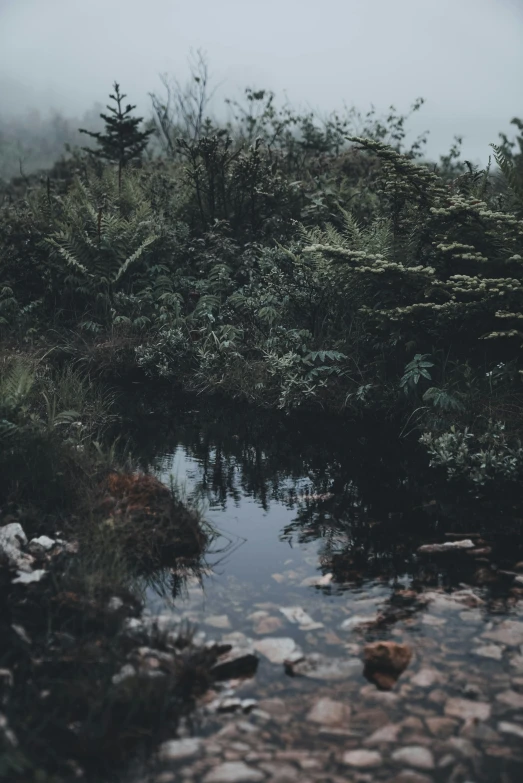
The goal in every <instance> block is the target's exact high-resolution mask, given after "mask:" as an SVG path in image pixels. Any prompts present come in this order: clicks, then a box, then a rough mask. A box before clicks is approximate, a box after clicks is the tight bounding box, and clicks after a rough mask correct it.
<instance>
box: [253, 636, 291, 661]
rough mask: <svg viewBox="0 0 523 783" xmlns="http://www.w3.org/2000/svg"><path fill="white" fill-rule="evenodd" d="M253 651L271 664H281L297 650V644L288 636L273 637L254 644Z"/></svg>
mask: <svg viewBox="0 0 523 783" xmlns="http://www.w3.org/2000/svg"><path fill="white" fill-rule="evenodd" d="M254 649H255V650H256V651H257V652H259V653H261V654H262V655H264V656H265V657H266V658H268V659H269V661H270V662H271V663H283V662H284V661H285V660H286V659H287V658H288V657H289V655H291V654H292V653H294V652H295V651H296V650H297V644H296V642H295V641H294V639H291V638H290V637H288V636H281V637H276V636H275V637H270V638H268V639H260V640H259V641H256V642H254Z"/></svg>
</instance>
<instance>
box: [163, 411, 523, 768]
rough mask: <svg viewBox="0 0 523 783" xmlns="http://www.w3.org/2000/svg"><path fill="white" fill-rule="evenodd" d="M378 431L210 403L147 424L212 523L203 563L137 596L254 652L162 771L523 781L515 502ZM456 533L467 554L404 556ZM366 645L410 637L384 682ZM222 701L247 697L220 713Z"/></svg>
mask: <svg viewBox="0 0 523 783" xmlns="http://www.w3.org/2000/svg"><path fill="white" fill-rule="evenodd" d="M376 429H377V432H376V433H375V434H374V435H373V437H372V438H371V437H370V436H369V434H368V428H367V430H365V428H363V430H362V428H361V427H354V428H352V429H351V428H350V427H349V426H348V425H347V426H346V427H342V426H341V425H340V424H339V423H331V422H328V421H322V420H317V421H314V422H312V423H311V422H310V421H307V420H306V419H294V420H291V419H285V418H277V417H270V416H265V415H263V414H260V415H259V416H256V417H255V418H254V419H253V415H252V413H247V412H243V411H242V410H231V409H227V410H222V409H220V408H216V409H206V410H205V411H200V410H188V411H186V412H185V413H184V414H183V415H181V416H179V417H178V418H177V419H176V420H175V421H173V422H172V426H171V427H170V428H168V430H162V432H161V435H160V433H158V439H157V443H158V442H159V444H160V445H159V447H158V448H157V450H156V454H155V455H154V458H153V457H151V459H150V462H152V463H153V466H154V468H155V470H156V472H157V474H158V475H159V476H160V477H161V478H162V480H164V481H165V482H168V481H169V480H170V479H171V477H172V478H174V479H175V480H177V481H178V482H181V483H182V484H184V485H185V491H186V493H187V494H188V495H189V496H192V497H198V499H199V501H200V502H202V501H203V502H204V503H205V506H206V511H205V517H206V519H207V520H208V521H209V522H210V523H211V525H212V527H213V529H214V530H215V537H214V539H213V541H212V542H211V545H210V549H209V552H208V553H207V556H206V562H205V564H204V567H203V570H202V573H201V574H200V576H199V577H198V578H196V577H193V578H192V579H189V581H188V582H187V584H186V585H185V587H184V588H183V589H181V590H179V589H177V590H175V591H174V595H171V596H166V595H163V596H160V595H158V594H157V593H155V591H154V590H153V589H151V590H150V592H149V608H150V610H151V611H152V612H153V613H162V614H164V615H165V614H168V613H170V614H171V615H173V616H174V617H175V618H177V619H180V620H187V621H189V622H190V623H191V624H193V625H194V626H195V627H196V628H197V629H198V630H199V631H200V633H201V634H202V635H203V634H205V635H206V638H207V639H225V640H226V641H227V640H229V641H230V642H231V643H233V644H237V643H240V644H243V645H245V644H249V645H254V648H255V649H256V650H257V652H258V654H259V657H260V663H259V666H258V669H257V672H256V674H255V676H254V677H251V678H248V679H246V680H242V681H238V682H234V683H232V688H231V689H230V691H225V692H220V691H217V692H216V693H211V694H210V696H209V698H208V699H207V701H208V705H207V708H202V710H200V711H199V713H198V716H197V719H196V720H195V723H194V724H193V725H192V726H191V728H190V733H193V734H195V735H196V736H202V737H205V742H206V743H207V745H206V746H205V748H207V750H205V751H204V752H203V756H202V755H201V754H200V756H198V757H197V758H195V759H191V760H190V761H187V762H183V763H181V762H180V763H181V767H180V765H179V764H178V765H175V768H176V779H178V778H177V776H178V774H180V775H182V776H183V777H184V779H186V780H187V781H190V780H194V781H199V780H209V781H213V777H212V775H213V774H214V775H215V776H216V780H217V781H219V780H220V770H221V769H222V767H223V765H224V764H225V765H227V764H230V763H233V764H243V765H246V767H247V768H248V770H247V772H245V769H244V773H243V774H244V776H245V780H248V779H252V780H255V779H258V780H265V779H268V780H277V779H279V778H278V774H280V773H279V771H278V770H280V772H281V769H282V768H285V769H284V772H285V775H287V777H286V778H285V775H284V778H285V779H286V780H292V779H295V780H300V781H301V780H303V781H305V780H321V781H329V780H333V781H336V780H361V781H370V780H384V781H385V780H387V781H388V780H396V779H397V780H398V781H401V780H405V781H406V780H411V781H412V783H416V781H419V783H423V782H424V781H425V783H426V781H430V780H433V781H440V782H441V783H443V781H450V782H451V783H459V782H460V781H461V782H462V783H464V782H465V781H506V782H507V783H512V781H513V782H514V783H516V781H521V780H523V584H521V583H522V582H523V579H521V580H520V579H519V577H518V574H521V573H523V565H522V563H521V561H522V560H523V553H522V551H521V537H520V535H519V532H518V524H519V520H518V507H517V503H513V502H512V503H507V505H506V507H504V508H501V507H499V505H498V506H497V507H496V505H495V504H494V505H493V504H492V503H489V502H488V501H487V500H486V499H485V498H474V497H472V496H470V495H469V494H468V493H467V492H465V491H464V490H462V489H460V490H459V491H458V490H457V489H452V488H450V489H449V488H448V487H444V485H443V484H441V485H438V483H436V479H435V478H434V477H433V476H431V474H430V471H427V470H426V466H425V465H424V463H423V458H422V455H420V454H419V453H417V452H416V449H415V448H411V447H410V446H409V448H407V447H406V446H405V445H404V444H401V443H399V442H398V441H397V439H393V438H392V437H390V436H388V435H387V433H386V430H385V429H379V428H376ZM362 432H365V434H362ZM493 515H496V518H495V519H493ZM470 537H471V540H472V543H473V544H474V546H473V548H472V552H470V551H469V552H467V551H460V552H458V553H454V554H450V555H444V556H442V555H432V556H424V555H420V554H418V552H417V550H418V547H419V546H420V545H422V544H426V543H428V542H446V541H453V540H462V539H468V538H470ZM282 640H284V641H282ZM375 641H394V642H397V643H399V644H402V645H407V646H408V647H409V648H410V650H411V652H412V659H411V661H410V663H409V666H408V667H407V669H406V670H405V671H404V672H403V673H402V674H401V676H400V677H399V679H398V681H397V683H396V684H395V686H394V687H393V688H392V689H391V690H388V691H382V690H378V689H377V688H376V685H375V684H374V683H372V682H368V681H367V680H366V679H365V678H364V676H363V663H362V657H363V654H364V649H365V645H366V644H368V643H371V642H375ZM293 644H294V651H295V652H296V651H297V652H299V653H302V654H303V656H304V657H305V660H306V661H307V660H311V661H314V666H313V668H312V670H310V671H309V673H308V674H307V672H306V671H305V676H290V673H289V669H288V667H287V669H286V668H285V666H284V665H283V658H284V657H285V654H286V652H287V653H288V651H289V650H290V649H291V648H292V645H293ZM314 667H316V668H315V669H314ZM301 673H302V674H303V672H301ZM225 697H227V698H231V697H234V698H236V699H241V700H245V699H253V700H256V705H255V706H254V707H253V704H252V702H249V710H248V714H246V713H247V711H246V709H245V710H243V711H242V706H241V705H238V704H237V705H236V709H235V708H234V704H232V705H231V712H230V713H229V712H227V714H222V713H221V711H220V710H221V708H222V707H223V699H224V698H225ZM220 700H221V702H220ZM245 704H247V702H245ZM220 705H221V706H220ZM246 722H248V723H249V722H250V723H251V724H252V726H253V727H254V728H253V730H252V731H250V730H247V729H246V728H245V724H246ZM242 727H243V728H242ZM224 732H225V733H224ZM227 732H228V733H227ZM235 732H236V733H235ZM220 737H221V738H224V737H225V738H226V739H222V744H221V745H220ZM231 743H232V744H231ZM209 748H210V751H209V752H207V751H208V749H209ZM293 754H294V755H293ZM271 765H272V766H271ZM282 765H283V766H282ZM239 769H240V768H239V767H237V769H236V771H237V772H238V770H239ZM213 770H214V771H213ZM240 773H241V770H240ZM240 773H239V774H240ZM227 774H228V772H227V769H226V768H225V771H224V772H223V775H222V777H223V779H224V780H226V779H227ZM231 774H232V773H231ZM256 774H258V775H259V776H261V777H258V778H256ZM249 775H250V776H251V777H249ZM293 775H294V777H293ZM402 775H403V778H402V777H401V776H402ZM409 775H410V777H409ZM416 775H417V776H418V777H415V776H416ZM280 777H281V775H280ZM166 779H167V778H166ZM231 779H232V778H231ZM240 779H241V774H240V777H239V778H238V780H240Z"/></svg>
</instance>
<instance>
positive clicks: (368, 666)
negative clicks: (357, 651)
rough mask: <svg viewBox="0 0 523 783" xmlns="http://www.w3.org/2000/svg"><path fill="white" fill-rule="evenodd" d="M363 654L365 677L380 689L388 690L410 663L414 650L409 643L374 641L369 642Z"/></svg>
mask: <svg viewBox="0 0 523 783" xmlns="http://www.w3.org/2000/svg"><path fill="white" fill-rule="evenodd" d="M363 656H364V661H365V668H364V670H363V675H364V677H366V678H367V680H369V681H370V682H373V683H374V684H375V685H376V686H377V687H378V688H379V689H380V690H384V691H388V690H391V688H393V687H394V685H395V684H396V681H397V679H398V677H399V676H400V674H401V673H402V672H404V671H405V669H406V668H407V666H408V665H409V663H410V661H411V658H412V650H411V648H410V647H409V646H408V645H406V644H398V643H397V642H373V643H372V644H367V646H366V647H365V649H364V652H363Z"/></svg>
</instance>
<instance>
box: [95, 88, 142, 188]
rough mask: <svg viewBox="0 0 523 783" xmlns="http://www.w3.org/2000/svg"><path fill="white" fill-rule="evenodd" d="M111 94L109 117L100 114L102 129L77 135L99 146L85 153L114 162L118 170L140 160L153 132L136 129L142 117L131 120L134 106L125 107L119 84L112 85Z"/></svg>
mask: <svg viewBox="0 0 523 783" xmlns="http://www.w3.org/2000/svg"><path fill="white" fill-rule="evenodd" d="M113 89H114V93H111V94H110V95H109V97H110V99H111V100H112V101H113V102H114V104H115V105H114V106H110V105H108V106H107V109H108V110H109V111H110V114H100V117H101V119H102V120H104V122H105V130H104V131H103V132H100V131H88V130H85V128H80V133H85V134H87V135H88V136H90V137H91V138H92V139H95V141H96V143H97V144H98V149H92V148H91V147H85V148H84V149H85V151H86V152H87V153H89V155H92V156H93V157H95V158H100V159H101V160H105V161H108V162H110V163H117V164H118V170H119V172H120V173H121V170H122V168H123V167H124V166H126V165H127V164H128V163H129V162H130V161H133V160H140V158H141V156H142V153H143V152H144V150H145V148H146V147H147V144H148V141H149V136H151V135H152V133H154V131H153V130H152V129H149V130H140V129H139V126H140V124H141V123H142V122H143V117H133V116H132V111H133V109H136V106H133V105H131V104H130V103H128V104H127V105H126V106H125V108H124V107H123V106H122V102H123V100H124V98H126V97H127V96H126V95H123V94H122V93H120V85H119V84H118V83H117V82H115V83H114V85H113Z"/></svg>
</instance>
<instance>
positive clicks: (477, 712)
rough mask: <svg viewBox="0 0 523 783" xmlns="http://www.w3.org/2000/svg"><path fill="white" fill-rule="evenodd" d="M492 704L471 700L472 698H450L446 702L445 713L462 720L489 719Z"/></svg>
mask: <svg viewBox="0 0 523 783" xmlns="http://www.w3.org/2000/svg"><path fill="white" fill-rule="evenodd" d="M490 713H491V706H490V704H487V702H482V701H471V700H470V699H458V698H454V699H449V700H448V701H447V703H446V704H445V715H450V716H453V717H456V718H461V719H462V720H466V721H468V720H488V719H489V717H490Z"/></svg>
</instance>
